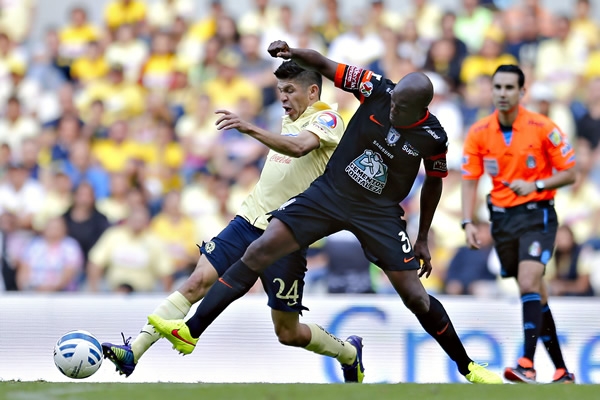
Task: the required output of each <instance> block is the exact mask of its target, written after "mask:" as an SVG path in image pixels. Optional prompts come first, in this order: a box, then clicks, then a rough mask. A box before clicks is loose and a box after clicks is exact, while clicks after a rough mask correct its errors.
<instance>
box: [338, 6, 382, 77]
mask: <svg viewBox="0 0 600 400" xmlns="http://www.w3.org/2000/svg"><path fill="white" fill-rule="evenodd" d="M350 22H351V25H350V30H348V31H346V32H344V33H341V34H339V35H338V36H337V37H336V38H335V39H333V40H332V41H331V43H330V45H329V52H328V54H327V56H328V57H329V58H331V59H332V60H335V61H336V62H339V63H344V64H351V65H357V66H359V67H363V68H366V67H367V66H368V65H369V64H370V63H372V62H373V61H374V60H376V59H378V58H379V57H381V55H382V54H383V52H384V45H383V40H381V37H380V36H379V34H378V33H375V32H365V23H366V15H365V14H364V10H355V11H354V13H353V15H352V18H351V21H350Z"/></svg>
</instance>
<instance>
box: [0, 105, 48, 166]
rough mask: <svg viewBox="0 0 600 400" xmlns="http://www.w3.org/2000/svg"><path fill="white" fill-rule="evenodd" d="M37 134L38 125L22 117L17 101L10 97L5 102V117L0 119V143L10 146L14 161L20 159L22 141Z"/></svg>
mask: <svg viewBox="0 0 600 400" xmlns="http://www.w3.org/2000/svg"><path fill="white" fill-rule="evenodd" d="M39 132H40V127H39V125H38V123H37V122H36V121H35V120H34V119H33V118H31V117H28V116H25V115H23V113H22V111H21V102H20V101H19V99H18V98H17V97H10V98H9V99H8V101H7V102H6V116H5V117H4V118H1V119H0V143H6V144H8V145H9V146H10V150H11V152H12V154H13V156H14V159H15V161H18V160H19V159H20V158H21V146H22V144H23V141H25V140H26V139H28V138H34V137H36V136H37V135H38V134H39Z"/></svg>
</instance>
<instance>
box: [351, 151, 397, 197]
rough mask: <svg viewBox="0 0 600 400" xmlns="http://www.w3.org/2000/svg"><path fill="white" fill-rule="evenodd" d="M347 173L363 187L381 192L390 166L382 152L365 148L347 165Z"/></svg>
mask: <svg viewBox="0 0 600 400" xmlns="http://www.w3.org/2000/svg"><path fill="white" fill-rule="evenodd" d="M346 173H347V174H348V176H349V177H350V178H352V179H353V180H354V181H355V182H356V183H358V184H359V185H360V186H362V187H363V188H365V189H367V190H369V191H371V192H373V193H377V194H381V192H383V188H384V187H385V184H386V182H387V177H388V167H387V165H385V164H384V163H383V157H381V154H379V153H377V152H375V151H373V150H365V151H364V152H363V153H362V154H361V155H360V156H358V157H357V158H355V159H354V160H353V161H352V162H351V163H350V164H349V165H348V166H347V167H346Z"/></svg>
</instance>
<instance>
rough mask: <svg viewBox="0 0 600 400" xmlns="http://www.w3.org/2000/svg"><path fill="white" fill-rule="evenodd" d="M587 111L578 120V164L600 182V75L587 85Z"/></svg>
mask: <svg viewBox="0 0 600 400" xmlns="http://www.w3.org/2000/svg"><path fill="white" fill-rule="evenodd" d="M586 106H587V112H586V113H585V114H584V115H583V117H582V118H580V119H579V120H577V122H576V131H575V134H576V137H577V139H576V142H575V143H576V151H577V164H578V165H579V168H580V169H581V170H582V172H583V174H584V175H586V176H587V175H588V173H591V176H590V178H592V179H593V180H594V182H595V183H596V184H598V183H600V180H599V179H598V178H599V176H598V173H597V171H596V170H597V169H598V167H599V166H600V147H598V144H600V76H598V77H597V78H595V79H593V80H592V81H590V82H589V84H588V85H587V99H586Z"/></svg>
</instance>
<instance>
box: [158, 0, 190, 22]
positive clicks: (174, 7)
mask: <svg viewBox="0 0 600 400" xmlns="http://www.w3.org/2000/svg"><path fill="white" fill-rule="evenodd" d="M194 3H195V2H194V1H193V0H156V1H154V2H153V3H151V4H150V5H149V6H148V24H149V25H150V27H151V28H152V29H169V28H170V27H171V26H173V23H174V22H175V19H176V18H177V17H181V18H185V19H189V18H191V17H192V16H193V15H194V8H195V4H194Z"/></svg>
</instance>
